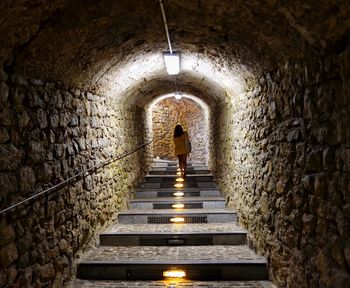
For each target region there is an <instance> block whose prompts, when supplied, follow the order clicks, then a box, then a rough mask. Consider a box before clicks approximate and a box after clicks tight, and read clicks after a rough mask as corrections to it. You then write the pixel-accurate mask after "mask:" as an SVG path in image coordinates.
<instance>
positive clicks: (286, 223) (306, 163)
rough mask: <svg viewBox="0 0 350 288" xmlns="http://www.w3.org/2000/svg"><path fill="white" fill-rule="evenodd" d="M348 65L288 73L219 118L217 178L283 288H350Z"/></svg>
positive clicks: (287, 69) (298, 67)
mask: <svg viewBox="0 0 350 288" xmlns="http://www.w3.org/2000/svg"><path fill="white" fill-rule="evenodd" d="M349 63H350V51H349V49H347V50H346V51H343V52H342V53H341V54H340V55H337V56H332V57H330V58H327V59H320V60H319V61H318V62H316V61H315V62H313V63H286V64H285V66H284V67H283V68H281V69H279V70H275V71H272V72H271V73H269V74H267V75H265V76H263V77H261V78H260V79H259V81H258V82H252V83H251V85H250V87H251V89H250V90H249V89H247V91H246V93H244V94H242V95H239V96H237V97H234V98H233V99H228V100H227V101H226V102H225V103H221V105H219V106H218V108H217V111H216V112H215V115H217V117H219V119H218V120H217V122H214V123H213V125H215V127H216V129H214V131H217V134H216V136H215V137H214V138H213V139H214V140H215V139H216V141H215V144H216V150H215V151H213V154H214V157H213V158H214V159H215V158H216V160H217V162H216V163H220V164H219V165H216V166H215V163H213V165H214V170H215V174H216V175H217V176H219V179H218V180H219V183H220V186H221V188H222V189H223V191H224V193H225V194H226V197H227V200H228V202H229V205H230V206H231V207H234V208H236V209H237V211H238V214H239V221H240V223H241V224H243V225H244V226H245V227H246V228H247V229H248V230H249V242H250V245H251V246H254V247H255V248H256V249H257V250H258V252H260V253H262V254H264V255H266V256H267V257H268V260H269V268H270V273H271V277H272V279H273V280H274V281H275V282H276V284H277V285H278V286H279V287H298V288H301V287H329V288H330V287H337V288H340V287H344V288H345V287H350V276H349V273H350V240H349V239H350V237H349V233H350V231H349V229H350V128H349V127H350V126H349V125H350V88H349V85H348V83H349V80H350V78H349V77H350V76H349V75H350V66H349ZM219 128H221V129H219Z"/></svg>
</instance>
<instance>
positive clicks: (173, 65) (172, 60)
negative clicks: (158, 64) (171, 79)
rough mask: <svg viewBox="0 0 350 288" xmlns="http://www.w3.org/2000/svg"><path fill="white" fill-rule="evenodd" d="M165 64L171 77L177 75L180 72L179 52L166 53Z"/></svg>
mask: <svg viewBox="0 0 350 288" xmlns="http://www.w3.org/2000/svg"><path fill="white" fill-rule="evenodd" d="M163 57H164V63H165V68H166V71H167V72H168V74H169V75H177V74H179V72H180V54H179V53H177V52H173V53H172V54H171V53H170V52H164V53H163Z"/></svg>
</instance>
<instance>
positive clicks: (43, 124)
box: [37, 109, 48, 129]
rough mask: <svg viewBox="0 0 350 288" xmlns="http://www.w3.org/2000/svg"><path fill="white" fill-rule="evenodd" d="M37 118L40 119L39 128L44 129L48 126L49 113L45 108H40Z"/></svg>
mask: <svg viewBox="0 0 350 288" xmlns="http://www.w3.org/2000/svg"><path fill="white" fill-rule="evenodd" d="M37 120H38V124H39V128H40V129H44V128H46V127H47V126H48V122H47V115H46V112H45V110H43V109H38V111H37Z"/></svg>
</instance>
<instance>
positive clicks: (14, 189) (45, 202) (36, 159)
mask: <svg viewBox="0 0 350 288" xmlns="http://www.w3.org/2000/svg"><path fill="white" fill-rule="evenodd" d="M143 115H144V113H143V110H142V109H139V108H128V107H126V106H122V105H117V104H116V103H114V102H113V101H112V99H107V98H104V97H99V96H97V95H92V94H90V93H87V92H82V91H75V90H71V89H67V88H65V87H60V85H58V84H56V85H55V84H50V83H42V82H41V81H40V80H31V81H28V80H26V79H24V78H22V77H21V76H19V75H16V74H12V75H8V74H7V73H5V72H4V71H3V69H0V159H1V160H0V187H1V191H0V210H2V209H4V208H6V207H8V206H9V205H11V204H14V203H16V202H18V201H20V200H23V199H25V198H27V197H29V196H31V195H33V194H35V193H37V192H39V191H41V190H42V189H45V188H49V187H51V186H53V185H54V184H57V183H59V182H60V181H62V180H64V179H67V178H68V177H70V176H73V175H74V174H76V173H78V172H81V171H82V170H83V169H86V168H88V167H91V166H93V165H96V164H99V163H101V162H102V161H104V160H106V159H109V158H110V157H112V156H115V155H117V154H120V153H123V152H125V151H128V150H131V149H133V148H135V147H136V146H137V145H138V144H142V143H143V141H144V135H140V133H139V131H143V129H142V128H143V127H144V125H145V123H144V118H145V117H144V116H143ZM146 159H147V157H145V153H144V151H143V150H140V151H139V152H138V153H135V154H133V155H130V156H127V157H126V158H124V159H123V160H120V161H117V162H114V163H113V164H110V165H108V166H105V168H100V169H96V170H95V171H92V172H90V173H87V174H85V175H84V176H83V177H80V178H78V179H76V180H74V181H72V182H70V183H69V185H65V186H62V187H61V188H60V189H57V190H54V191H52V192H50V193H49V194H46V195H45V196H41V197H39V198H37V199H36V200H32V201H30V203H28V204H24V205H22V206H21V207H20V208H19V209H13V210H11V211H9V212H7V213H5V214H2V215H0V217H1V218H0V271H1V272H0V287H32V286H34V287H44V286H45V287H51V286H52V287H62V286H63V283H65V282H66V281H67V279H68V278H69V277H70V275H71V274H72V273H73V271H74V260H75V259H76V257H77V256H78V255H79V253H80V252H81V251H82V250H84V249H85V248H87V247H88V246H89V245H91V244H93V243H94V241H95V235H96V233H97V232H98V231H99V230H101V229H102V228H104V227H106V225H108V224H110V223H111V222H113V221H115V219H116V214H117V212H118V211H119V210H120V209H123V208H125V207H126V205H127V204H126V203H127V202H128V200H129V199H130V197H131V193H132V191H133V189H134V188H135V185H136V184H137V181H138V180H139V179H140V177H141V176H142V174H143V173H144V171H142V167H146V163H145V161H146ZM6 285H7V286H6Z"/></svg>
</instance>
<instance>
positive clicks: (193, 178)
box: [145, 174, 213, 183]
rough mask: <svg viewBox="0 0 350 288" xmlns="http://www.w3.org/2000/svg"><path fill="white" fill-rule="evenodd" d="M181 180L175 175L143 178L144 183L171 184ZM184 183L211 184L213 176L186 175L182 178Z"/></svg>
mask: <svg viewBox="0 0 350 288" xmlns="http://www.w3.org/2000/svg"><path fill="white" fill-rule="evenodd" d="M179 178H182V176H177V175H147V176H146V177H145V182H156V183H163V182H172V183H176V179H179ZM182 179H183V180H184V183H188V182H212V181H213V175H211V174H198V175H187V177H186V178H182Z"/></svg>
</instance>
